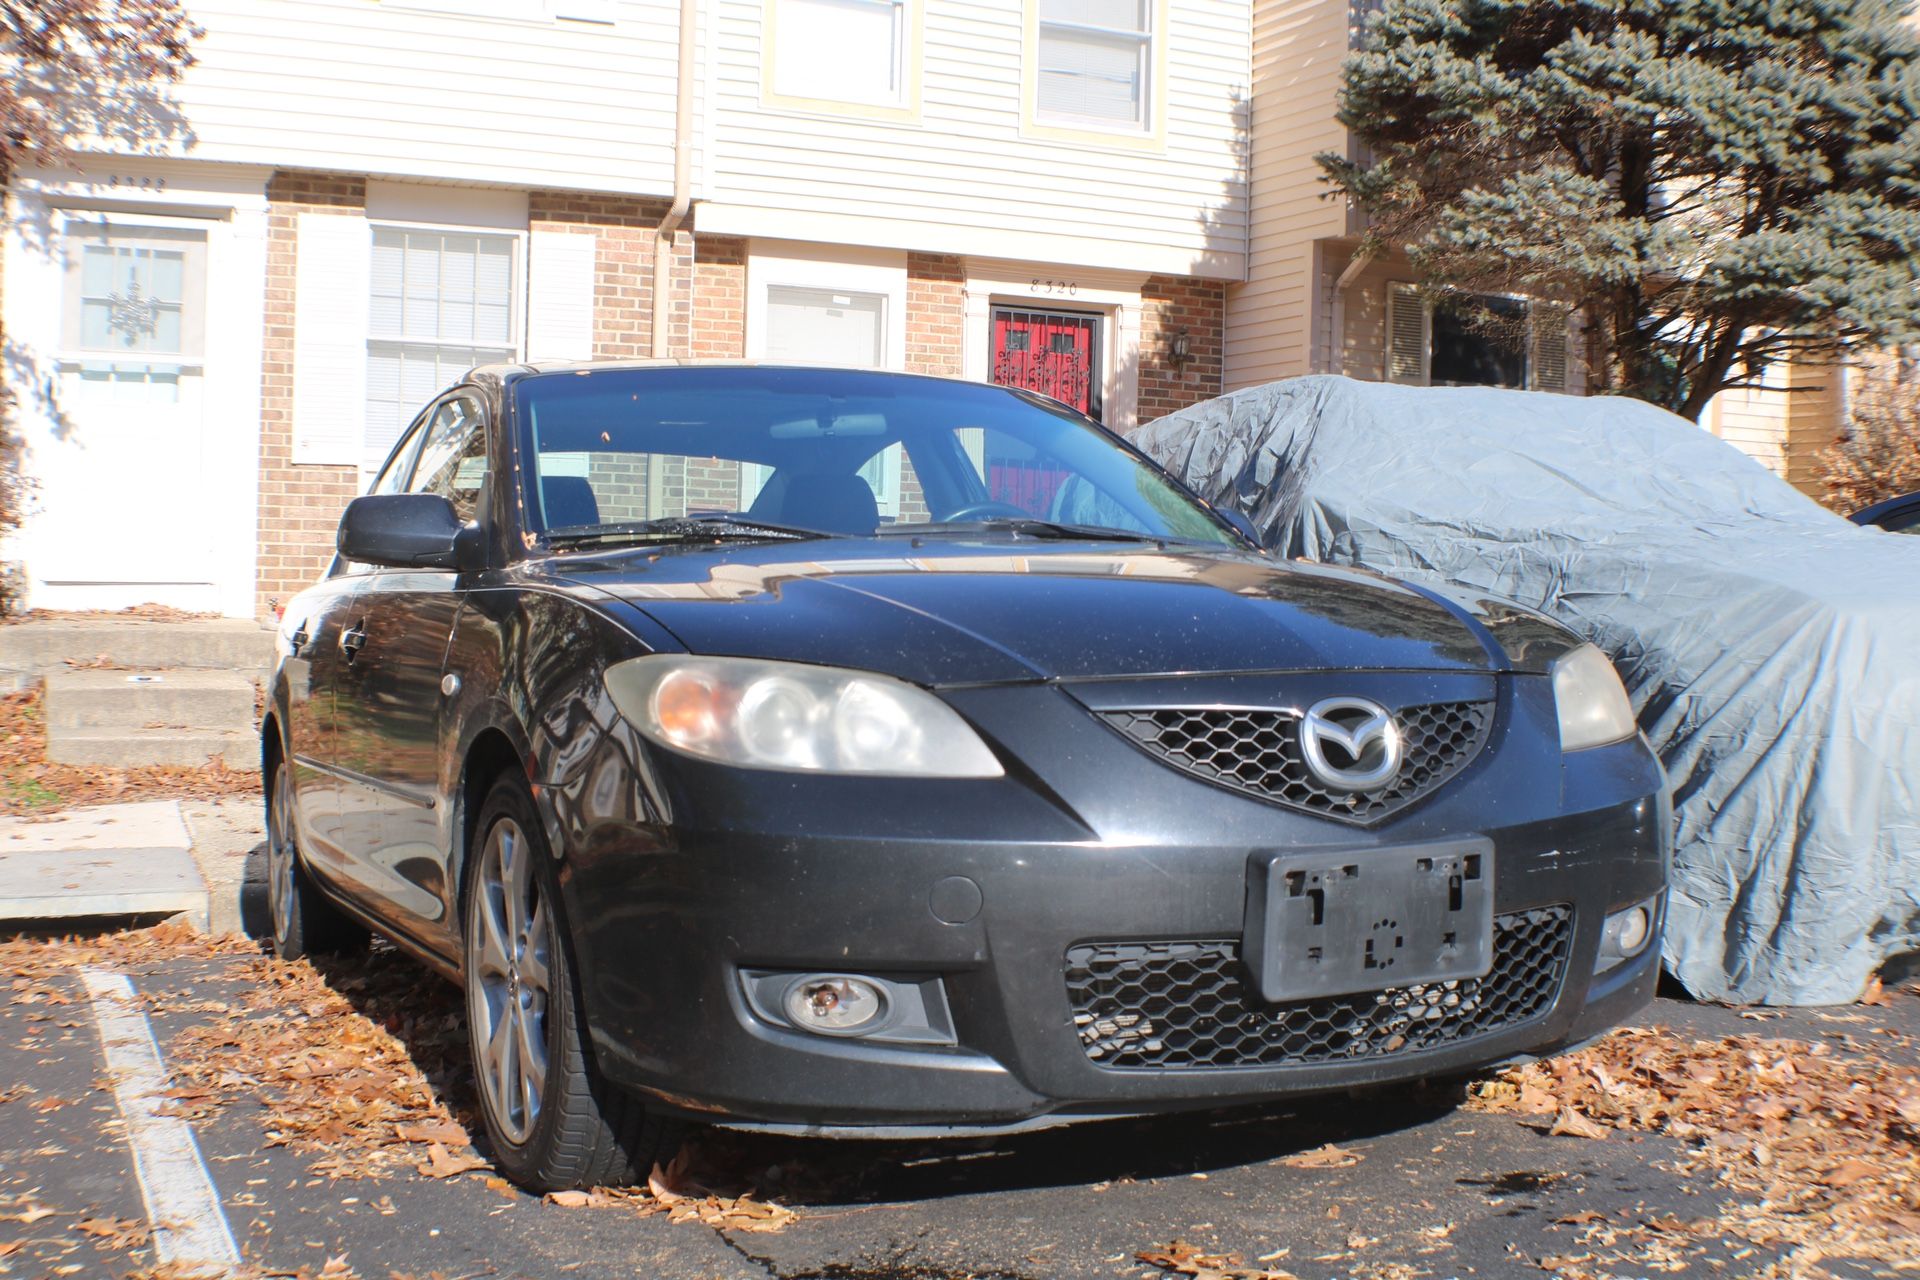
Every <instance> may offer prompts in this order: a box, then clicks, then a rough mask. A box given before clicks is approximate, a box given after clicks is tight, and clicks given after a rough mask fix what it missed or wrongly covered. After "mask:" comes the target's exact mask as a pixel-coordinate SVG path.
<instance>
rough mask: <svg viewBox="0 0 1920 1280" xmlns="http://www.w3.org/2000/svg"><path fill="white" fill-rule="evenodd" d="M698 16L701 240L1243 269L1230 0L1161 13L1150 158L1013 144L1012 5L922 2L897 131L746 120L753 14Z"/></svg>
mask: <svg viewBox="0 0 1920 1280" xmlns="http://www.w3.org/2000/svg"><path fill="white" fill-rule="evenodd" d="M922 2H923V3H924V0H922ZM715 12H716V14H717V17H716V26H715V29H714V37H713V38H714V44H715V53H714V57H713V58H712V59H711V60H710V63H709V66H710V67H711V75H712V77H713V79H712V83H711V90H710V96H709V98H708V101H709V102H710V103H711V104H712V109H713V112H714V115H713V123H712V131H711V134H710V142H711V146H712V156H711V161H710V168H709V170H708V186H707V191H706V195H707V197H708V198H709V199H710V200H711V201H712V202H713V203H712V204H710V205H707V206H705V207H703V208H702V209H701V212H700V226H701V227H702V228H703V229H706V230H710V231H724V232H733V233H739V234H749V235H761V236H780V237H784V238H788V239H820V240H830V241H838V242H841V243H864V244H872V245H880V246H887V247H894V248H912V249H921V250H928V251H935V252H950V253H962V254H972V255H979V256H983V257H987V256H990V257H1001V258H1010V259H1019V260H1024V261H1029V262H1058V263H1063V264H1073V265H1079V266H1088V267H1112V268H1117V269H1132V270H1141V271H1160V272H1169V273H1188V272H1191V273H1195V274H1202V275H1207V276H1213V277H1217V278H1227V279H1238V278H1240V276H1241V275H1242V273H1243V271H1244V267H1245V255H1244V248H1245V235H1246V195H1245V190H1244V183H1243V180H1242V158H1241V152H1242V138H1241V136H1240V130H1241V127H1242V126H1241V121H1242V119H1243V113H1244V98H1245V93H1246V84H1247V79H1248V63H1247V32H1248V5H1247V0H1172V3H1171V6H1170V14H1169V17H1168V24H1167V25H1168V39H1167V63H1166V65H1167V76H1166V80H1167V83H1166V85H1165V86H1164V88H1165V90H1166V92H1167V95H1168V97H1167V103H1166V131H1165V142H1164V146H1162V147H1152V146H1132V147H1125V146H1118V145H1113V146H1103V145H1099V144H1098V143H1088V142H1082V141H1076V140H1062V139H1055V138H1048V137H1041V136H1037V135H1034V134H1032V133H1031V132H1023V129H1022V124H1021V116H1022V103H1021V58H1022V39H1023V30H1024V28H1023V23H1024V10H1023V7H1022V5H1021V3H1020V0H941V2H940V3H932V4H926V5H925V10H924V18H923V27H924V37H923V39H924V43H923V46H922V58H921V65H922V75H921V80H920V93H919V110H918V118H917V119H904V120H903V119H889V118H863V117H861V116H858V115H856V114H852V113H839V112H832V111H818V112H802V111H793V110H784V109H777V108H774V107H771V106H764V105H763V104H762V100H761V47H760V44H761V29H762V22H763V12H764V5H763V3H762V0H717V3H716V6H715Z"/></svg>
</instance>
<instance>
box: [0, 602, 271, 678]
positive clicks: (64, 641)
mask: <svg viewBox="0 0 1920 1280" xmlns="http://www.w3.org/2000/svg"><path fill="white" fill-rule="evenodd" d="M101 662H104V663H106V664H109V665H111V666H116V667H126V668H131V669H136V670H161V669H170V670H179V669H182V668H197V669H203V670H213V671H245V672H250V673H251V672H262V671H265V670H267V669H268V668H269V667H271V666H272V665H273V632H272V630H271V629H269V628H267V627H263V626H261V625H260V624H259V623H257V622H252V621H248V620H247V619H244V618H206V619H197V620H194V621H191V622H154V621H149V620H147V619H144V618H111V617H109V618H99V619H92V618H27V619H25V620H23V621H20V622H12V623H8V624H6V625H4V626H0V681H4V679H5V678H6V676H7V675H13V676H16V677H20V678H25V679H29V680H30V679H31V678H32V677H35V676H45V675H49V674H52V673H55V672H59V671H66V670H69V669H71V668H72V667H73V666H75V665H88V664H96V663H101Z"/></svg>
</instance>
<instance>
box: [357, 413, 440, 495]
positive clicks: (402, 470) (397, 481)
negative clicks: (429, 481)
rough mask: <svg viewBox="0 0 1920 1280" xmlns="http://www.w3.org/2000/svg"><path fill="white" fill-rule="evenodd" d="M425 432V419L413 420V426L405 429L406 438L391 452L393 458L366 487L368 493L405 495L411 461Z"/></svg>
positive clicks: (411, 466) (411, 467)
mask: <svg viewBox="0 0 1920 1280" xmlns="http://www.w3.org/2000/svg"><path fill="white" fill-rule="evenodd" d="M426 431H427V418H426V417H425V416H422V417H419V418H416V419H414V422H413V425H412V426H411V427H408V428H407V434H406V436H405V437H404V438H403V439H402V440H401V441H400V447H399V448H398V449H395V450H394V451H393V457H392V458H391V459H389V460H388V462H387V465H386V469H385V470H383V471H382V472H381V473H380V474H379V475H378V476H376V477H375V478H374V481H373V483H372V484H371V485H369V486H368V487H367V492H368V493H405V492H406V491H407V480H408V478H409V477H411V476H412V475H413V460H414V457H415V455H417V454H418V453H419V452H420V440H421V438H422V437H423V436H425V435H426Z"/></svg>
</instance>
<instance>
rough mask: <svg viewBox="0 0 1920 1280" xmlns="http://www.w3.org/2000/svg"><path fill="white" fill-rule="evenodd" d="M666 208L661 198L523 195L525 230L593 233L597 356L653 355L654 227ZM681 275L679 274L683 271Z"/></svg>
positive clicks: (632, 357) (631, 357)
mask: <svg viewBox="0 0 1920 1280" xmlns="http://www.w3.org/2000/svg"><path fill="white" fill-rule="evenodd" d="M666 213H667V202H666V201H665V200H630V199H623V198H621V197H618V196H594V195H580V194H577V193H574V192H565V191H535V192H531V193H529V195H528V196H527V225H528V227H529V229H530V230H533V231H571V232H577V233H579V234H582V235H587V234H591V235H592V236H594V237H595V244H594V264H593V300H594V307H593V357H594V359H596V360H643V359H646V358H647V357H648V356H650V355H652V354H653V245H654V240H655V238H656V237H655V236H654V234H653V229H654V228H655V227H657V226H659V225H660V219H662V218H664V217H665V216H666ZM684 240H685V237H682V242H683V243H684ZM680 274H681V275H682V276H683V277H684V271H682V272H681V273H680ZM532 354H534V355H539V354H541V353H539V352H534V353H532Z"/></svg>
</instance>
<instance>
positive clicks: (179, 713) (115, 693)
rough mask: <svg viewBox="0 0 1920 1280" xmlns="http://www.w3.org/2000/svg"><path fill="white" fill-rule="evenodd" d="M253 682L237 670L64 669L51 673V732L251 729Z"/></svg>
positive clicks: (48, 702) (48, 710)
mask: <svg viewBox="0 0 1920 1280" xmlns="http://www.w3.org/2000/svg"><path fill="white" fill-rule="evenodd" d="M253 706H254V683H253V681H252V679H251V678H249V677H247V676H244V675H241V674H240V673H239V672H237V671H192V670H186V671H182V670H169V671H100V670H84V671H62V672H58V673H56V674H54V675H50V676H48V677H47V695H46V716H47V732H48V735H49V737H51V736H52V735H54V734H56V733H58V732H59V731H61V730H65V729H95V728H99V729H154V728H169V729H175V728H178V729H246V728H249V727H250V726H251V725H252V724H253V719H254V710H253Z"/></svg>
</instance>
